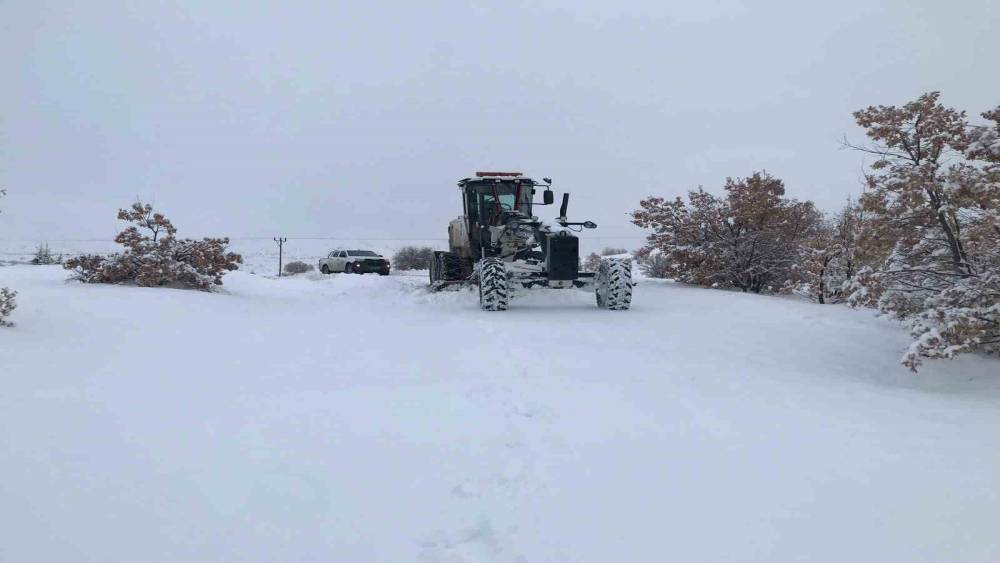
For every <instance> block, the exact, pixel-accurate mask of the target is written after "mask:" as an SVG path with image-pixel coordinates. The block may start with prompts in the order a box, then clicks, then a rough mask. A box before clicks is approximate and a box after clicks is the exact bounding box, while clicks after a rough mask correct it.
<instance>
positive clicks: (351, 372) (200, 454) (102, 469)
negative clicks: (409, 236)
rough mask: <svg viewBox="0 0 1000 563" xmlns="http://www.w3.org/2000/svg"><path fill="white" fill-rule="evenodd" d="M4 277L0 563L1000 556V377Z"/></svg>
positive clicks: (697, 316)
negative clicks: (9, 317)
mask: <svg viewBox="0 0 1000 563" xmlns="http://www.w3.org/2000/svg"><path fill="white" fill-rule="evenodd" d="M65 278H66V274H65V272H64V271H62V270H60V269H59V268H58V267H28V266H14V267H5V268H0V285H9V286H11V287H13V288H16V289H17V290H19V291H20V295H19V298H18V300H19V303H20V308H19V309H18V310H17V311H16V312H15V316H14V320H15V321H16V322H17V323H18V326H17V327H15V328H12V329H0V377H2V391H0V530H3V532H2V536H3V537H2V541H0V561H313V560H322V561H347V562H361V561H455V562H457V561H507V562H514V561H532V562H556V561H588V562H589V561H594V562H608V561H713V562H715V561H741V562H742V561H760V562H767V563H777V562H786V561H810V562H826V561H828V562H831V563H833V562H836V563H843V562H845V561H851V562H859V561H871V562H880V563H881V562H887V561H907V562H916V561H926V562H940V561H963V562H991V561H998V560H1000V539H998V538H1000V534H998V533H997V532H996V522H998V521H1000V449H998V448H997V447H996V445H997V442H998V437H1000V362H998V361H996V360H995V359H988V358H981V357H974V356H966V357H962V358H959V359H957V360H954V361H951V362H946V363H938V362H931V363H929V364H927V366H926V367H925V369H923V370H922V371H921V373H920V374H919V375H912V374H910V373H909V372H907V371H906V370H904V369H903V368H902V367H900V366H899V365H898V364H897V361H898V358H899V356H900V354H901V352H902V351H903V350H904V349H905V347H906V345H907V343H908V338H907V336H906V334H905V332H904V331H903V330H902V329H901V328H899V327H898V326H897V325H895V324H893V323H891V322H889V321H886V320H883V319H877V318H874V317H872V316H871V314H869V313H868V312H865V311H852V310H849V309H847V308H844V307H837V306H818V305H814V304H810V303H805V302H801V301H798V300H793V299H782V298H774V297H761V296H754V295H743V294H738V293H729V292H722V291H712V290H703V289H696V288H689V287H683V286H678V285H674V284H669V283H657V282H653V281H644V282H642V283H641V284H640V285H639V286H638V287H637V288H636V290H635V298H634V301H633V303H634V308H633V310H632V311H628V312H615V311H603V310H598V309H597V308H596V307H595V306H594V303H593V296H592V295H591V294H589V293H583V292H578V291H562V292H560V291H543V292H531V293H530V294H528V295H521V296H519V297H517V298H515V300H514V301H513V303H512V307H511V310H509V311H507V312H504V313H485V312H481V311H479V310H478V307H477V302H476V297H475V294H474V293H472V292H467V291H459V292H446V293H439V294H431V293H428V292H427V291H426V290H425V289H424V288H423V286H424V285H425V281H424V278H423V277H421V276H401V275H393V276H390V277H388V278H381V277H379V276H375V275H369V276H348V275H334V276H328V277H323V276H319V275H312V276H305V277H297V278H282V279H272V278H266V277H263V276H255V275H250V274H249V273H247V272H236V273H233V274H230V275H229V276H227V277H226V285H225V286H224V291H223V292H222V293H219V294H208V293H199V292H191V291H180V290H169V289H146V288H133V287H112V286H96V285H93V286H86V285H81V284H77V283H67V282H65V281H64V280H65Z"/></svg>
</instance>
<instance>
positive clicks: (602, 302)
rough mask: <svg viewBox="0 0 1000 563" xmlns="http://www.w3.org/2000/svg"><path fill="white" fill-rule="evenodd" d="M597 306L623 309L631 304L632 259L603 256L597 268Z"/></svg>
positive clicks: (617, 309) (616, 309) (614, 309)
mask: <svg viewBox="0 0 1000 563" xmlns="http://www.w3.org/2000/svg"><path fill="white" fill-rule="evenodd" d="M596 281H597V284H596V288H595V292H596V293H597V306H598V307H600V308H601V309H611V310H613V311H624V310H626V309H628V308H629V307H631V306H632V261H631V260H627V259H621V258H605V259H604V260H601V265H600V266H599V267H598V268H597V280H596Z"/></svg>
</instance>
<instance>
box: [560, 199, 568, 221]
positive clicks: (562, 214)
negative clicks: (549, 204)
mask: <svg viewBox="0 0 1000 563" xmlns="http://www.w3.org/2000/svg"><path fill="white" fill-rule="evenodd" d="M567 207H569V194H563V200H562V205H561V206H560V207H559V218H560V219H562V220H563V221H565V220H566V208H567Z"/></svg>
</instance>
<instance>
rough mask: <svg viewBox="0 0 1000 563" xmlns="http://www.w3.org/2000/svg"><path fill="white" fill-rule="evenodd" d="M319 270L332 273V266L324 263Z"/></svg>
mask: <svg viewBox="0 0 1000 563" xmlns="http://www.w3.org/2000/svg"><path fill="white" fill-rule="evenodd" d="M319 271H321V272H323V273H324V274H329V273H330V266H327V265H326V264H323V267H322V268H320V269H319Z"/></svg>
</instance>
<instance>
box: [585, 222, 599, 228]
mask: <svg viewBox="0 0 1000 563" xmlns="http://www.w3.org/2000/svg"><path fill="white" fill-rule="evenodd" d="M583 228H584V229H596V228H597V223H595V222H593V221H584V222H583Z"/></svg>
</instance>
